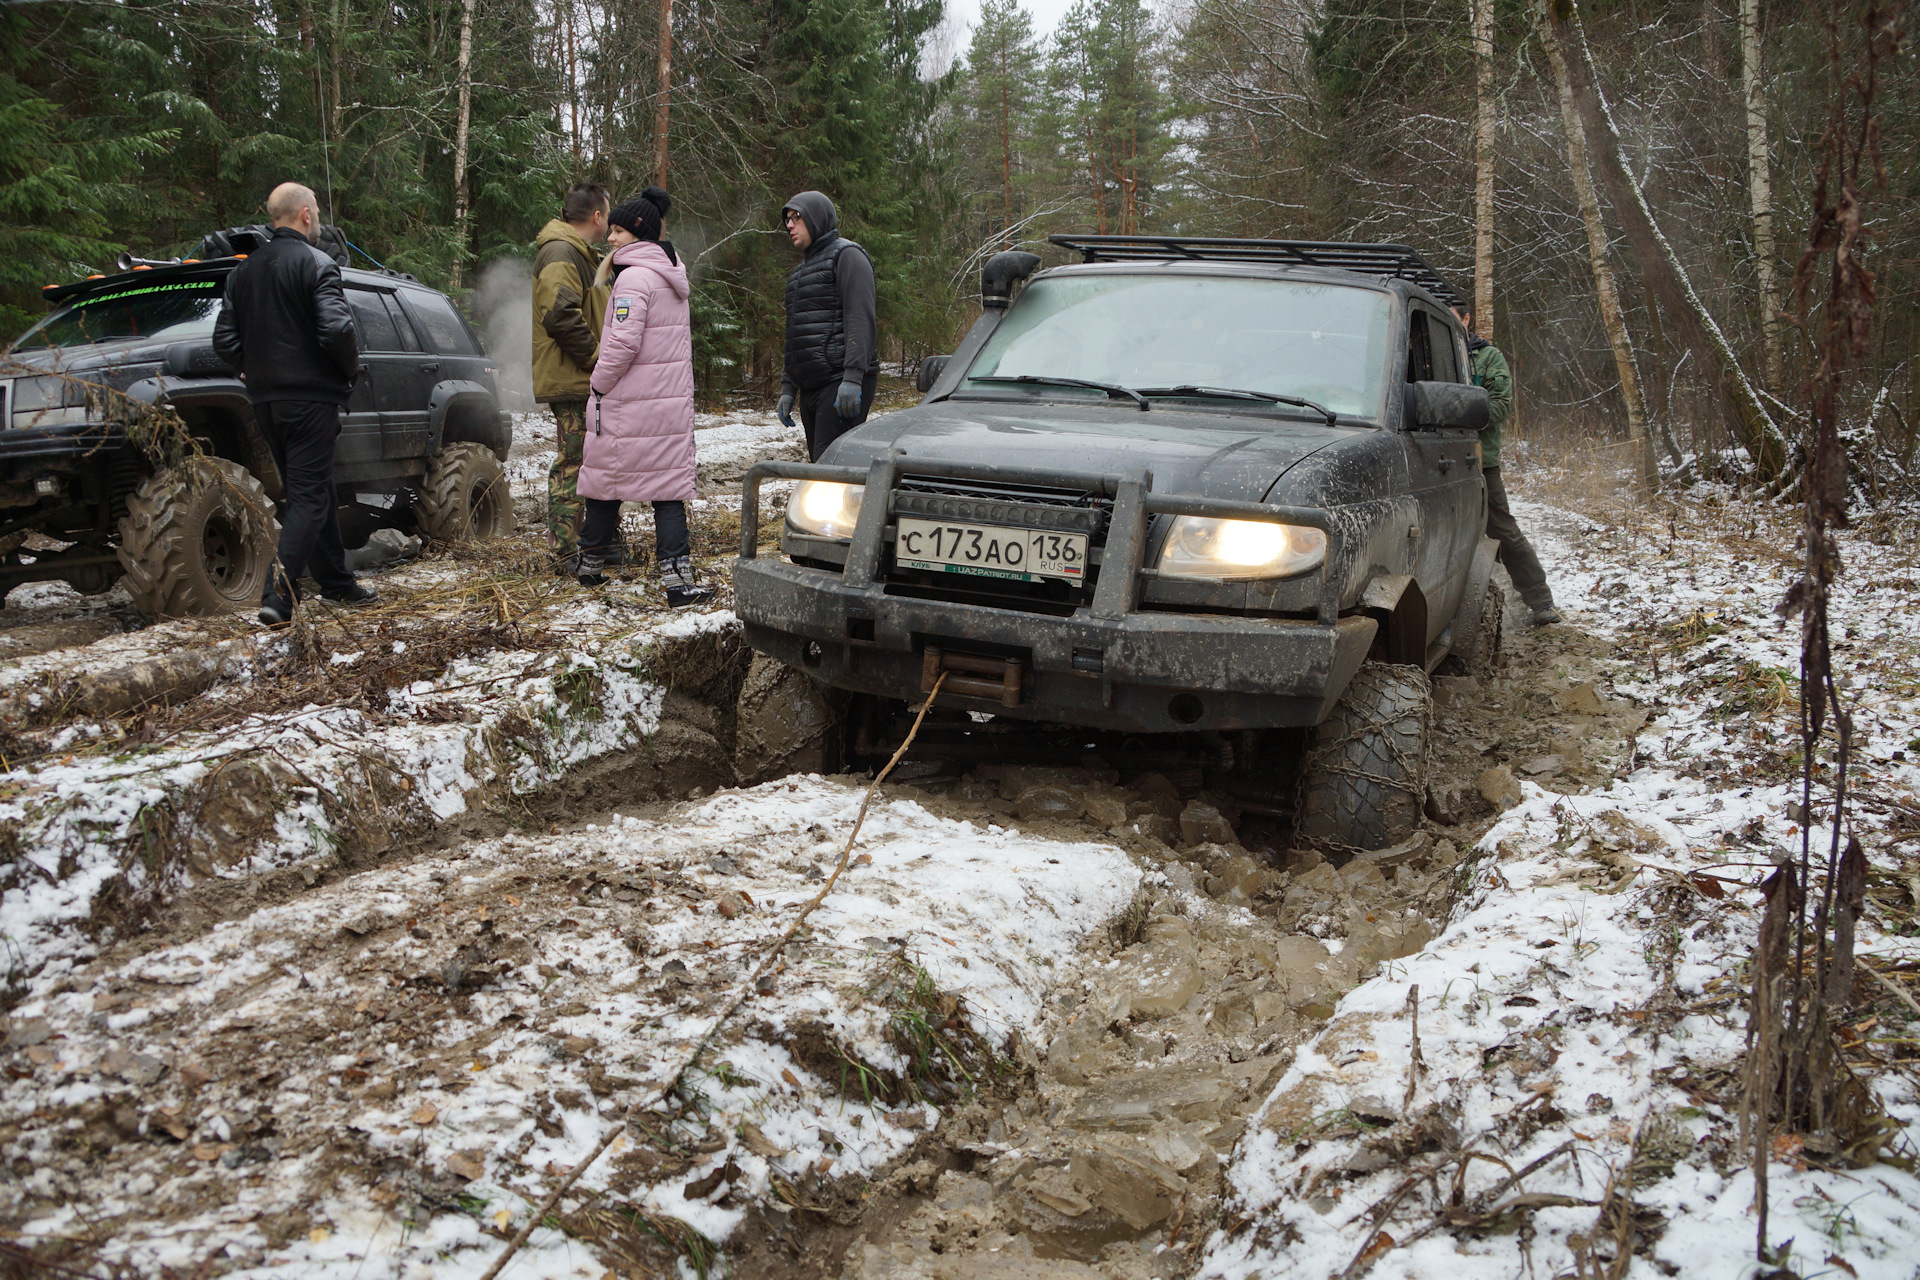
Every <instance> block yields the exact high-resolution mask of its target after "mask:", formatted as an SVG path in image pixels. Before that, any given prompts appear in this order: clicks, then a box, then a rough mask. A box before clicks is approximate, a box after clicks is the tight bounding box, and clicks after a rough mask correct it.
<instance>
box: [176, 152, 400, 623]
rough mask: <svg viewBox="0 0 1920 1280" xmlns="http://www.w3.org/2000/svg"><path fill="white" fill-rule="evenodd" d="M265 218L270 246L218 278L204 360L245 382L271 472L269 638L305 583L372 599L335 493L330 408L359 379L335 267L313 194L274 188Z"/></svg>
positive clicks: (289, 185) (334, 418)
mask: <svg viewBox="0 0 1920 1280" xmlns="http://www.w3.org/2000/svg"><path fill="white" fill-rule="evenodd" d="M267 215H268V216H269V217H270V218H272V219H273V239H272V240H271V241H269V242H268V243H267V247H266V248H264V249H261V250H258V251H257V252H255V253H254V254H253V255H251V256H250V257H249V258H248V259H247V260H246V261H245V262H243V263H241V264H240V265H239V266H238V267H235V268H234V270H233V273H232V274H231V275H229V276H228V277H227V290H226V299H225V301H224V302H222V303H221V306H220V318H219V320H218V321H217V322H215V324H214V329H213V348H214V350H215V351H217V352H218V353H219V354H220V357H221V359H223V360H225V361H226V362H227V363H228V364H230V365H232V366H234V367H235V368H237V369H238V370H240V376H241V377H243V378H245V379H246V382H247V398H248V399H249V400H251V401H252V402H253V413H254V417H255V419H256V420H257V421H258V422H259V423H260V426H261V428H262V434H264V435H265V436H266V438H267V445H268V447H269V448H270V449H272V451H273V460H274V463H275V464H276V465H277V466H278V467H279V468H280V481H281V487H282V490H283V494H284V497H285V499H286V508H285V511H284V513H283V514H282V516H281V521H280V559H279V563H277V564H276V565H275V566H274V570H273V573H272V575H271V576H269V577H268V579H267V586H266V590H265V591H264V592H263V593H262V594H261V599H260V621H261V622H263V623H265V624H267V625H268V626H270V627H274V626H284V625H285V624H287V623H288V622H291V621H292V620H293V606H294V604H295V603H296V602H297V601H298V600H299V599H300V593H299V582H300V578H301V575H303V574H307V573H311V574H312V575H313V580H314V581H315V582H317V583H319V584H320V594H321V595H323V596H325V597H326V598H327V599H329V600H333V601H336V602H338V603H341V604H365V603H366V602H368V601H370V600H372V599H374V598H375V593H374V591H373V590H372V588H370V587H363V586H361V585H360V583H359V581H358V580H357V579H356V578H355V577H354V576H353V574H352V573H351V572H349V571H348V569H347V552H346V547H345V546H344V545H343V544H342V543H341V541H340V504H339V500H338V499H337V498H336V496H335V494H334V490H333V446H334V442H335V441H337V440H338V439H339V438H340V407H341V406H342V405H344V404H346V403H347V397H348V396H349V395H351V394H352V392H353V380H354V377H355V376H356V375H357V374H358V372H359V368H360V355H359V348H358V344H357V342H356V340H355V338H354V333H353V314H352V313H351V312H350V311H348V310H347V296H346V293H345V291H344V289H343V288H342V285H341V281H340V267H339V265H338V264H337V263H335V262H334V260H333V259H332V258H330V257H328V256H327V255H326V254H325V253H323V252H321V251H320V250H319V249H318V248H316V247H315V246H314V240H315V239H316V238H317V237H318V235H319V233H320V205H319V201H318V200H316V199H315V198H314V194H313V192H312V190H310V189H309V188H307V187H303V186H301V185H299V184H298V183H294V182H283V183H281V184H280V185H279V186H277V187H275V188H274V189H273V194H272V195H269V196H268V197H267Z"/></svg>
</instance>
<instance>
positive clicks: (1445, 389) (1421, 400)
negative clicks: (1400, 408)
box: [1405, 382, 1493, 431]
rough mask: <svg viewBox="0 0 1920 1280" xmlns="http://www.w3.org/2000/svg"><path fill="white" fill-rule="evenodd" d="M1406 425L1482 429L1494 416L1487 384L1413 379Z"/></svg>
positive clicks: (1408, 388)
mask: <svg viewBox="0 0 1920 1280" xmlns="http://www.w3.org/2000/svg"><path fill="white" fill-rule="evenodd" d="M1405 416H1406V424H1405V425H1406V426H1407V427H1408V428H1409V429H1410V430H1411V429H1418V428H1421V427H1427V428H1435V427H1438V428H1448V429H1454V430H1460V431H1478V430H1480V429H1481V428H1483V427H1485V426H1486V425H1487V423H1489V422H1491V421H1492V420H1493V405H1492V403H1491V402H1490V401H1488V399H1487V389H1486V388H1485V387H1476V386H1472V385H1470V384H1468V383H1465V382H1409V383H1408V384H1407V393H1406V413H1405Z"/></svg>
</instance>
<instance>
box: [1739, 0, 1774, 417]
mask: <svg viewBox="0 0 1920 1280" xmlns="http://www.w3.org/2000/svg"><path fill="white" fill-rule="evenodd" d="M1740 88H1741V91H1742V92H1741V96H1742V97H1743V98H1744V99H1745V102H1746V111H1747V194H1748V197H1749V199H1750V202H1751V205H1752V209H1753V274H1754V283H1755V285H1756V286H1757V288H1758V292H1759V294H1760V343H1761V349H1762V351H1763V352H1764V360H1765V367H1764V376H1765V378H1766V385H1767V389H1768V390H1769V391H1772V392H1773V393H1774V394H1775V395H1778V394H1779V393H1780V388H1781V383H1782V379H1783V378H1784V377H1785V374H1784V372H1783V370H1782V368H1781V358H1780V303H1779V299H1778V297H1777V296H1776V295H1775V293H1774V281H1773V253H1774V248H1773V172H1772V166H1771V164H1770V163H1769V161H1768V158H1767V100H1766V96H1765V93H1764V90H1763V87H1762V85H1761V81H1760V0H1740Z"/></svg>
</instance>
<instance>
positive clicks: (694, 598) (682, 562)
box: [660, 556, 714, 609]
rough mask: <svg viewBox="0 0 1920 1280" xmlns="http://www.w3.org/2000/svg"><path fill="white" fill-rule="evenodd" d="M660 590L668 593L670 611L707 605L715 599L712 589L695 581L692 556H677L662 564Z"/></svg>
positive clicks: (663, 561)
mask: <svg viewBox="0 0 1920 1280" xmlns="http://www.w3.org/2000/svg"><path fill="white" fill-rule="evenodd" d="M660 589H661V590H662V591H664V592H666V595H667V608H669V609H685V608H687V607H688V606H690V605H696V604H705V603H706V602H707V601H709V600H711V599H713V597H714V590H713V588H712V587H703V586H700V585H699V584H698V583H696V582H695V581H694V580H693V557H692V556H675V557H673V558H672V559H671V560H662V561H661V562H660Z"/></svg>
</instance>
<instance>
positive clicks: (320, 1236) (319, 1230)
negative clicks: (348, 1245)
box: [307, 1227, 333, 1244]
mask: <svg viewBox="0 0 1920 1280" xmlns="http://www.w3.org/2000/svg"><path fill="white" fill-rule="evenodd" d="M332 1234H333V1232H331V1231H329V1230H327V1229H326V1228H325V1227H315V1228H314V1229H313V1230H311V1231H309V1232H307V1239H308V1240H311V1241H312V1242H313V1243H314V1244H325V1243H326V1242H327V1238H328V1237H329V1236H331V1235H332Z"/></svg>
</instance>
